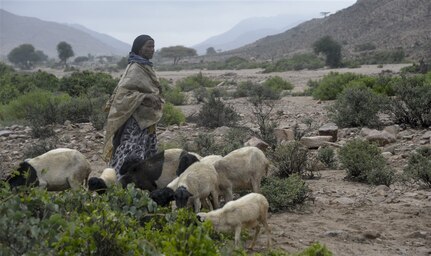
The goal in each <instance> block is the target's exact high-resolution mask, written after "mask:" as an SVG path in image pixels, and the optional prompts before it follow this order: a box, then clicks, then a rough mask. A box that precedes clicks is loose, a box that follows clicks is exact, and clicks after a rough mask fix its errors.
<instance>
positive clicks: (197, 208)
mask: <svg viewBox="0 0 431 256" xmlns="http://www.w3.org/2000/svg"><path fill="white" fill-rule="evenodd" d="M193 203H194V207H195V212H196V213H198V212H199V211H200V210H201V200H200V199H199V198H196V199H195V200H194V201H193Z"/></svg>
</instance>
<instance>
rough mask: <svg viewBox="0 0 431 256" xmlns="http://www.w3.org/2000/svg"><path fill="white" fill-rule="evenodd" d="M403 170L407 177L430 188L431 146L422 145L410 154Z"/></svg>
mask: <svg viewBox="0 0 431 256" xmlns="http://www.w3.org/2000/svg"><path fill="white" fill-rule="evenodd" d="M403 171H404V174H405V175H406V176H407V177H408V178H410V179H412V180H414V181H415V182H417V183H422V184H425V185H427V186H428V187H430V188H431V147H429V146H428V147H427V146H423V147H420V148H418V149H417V150H416V152H413V153H412V154H410V156H409V160H408V163H407V166H406V167H405V168H404V170H403Z"/></svg>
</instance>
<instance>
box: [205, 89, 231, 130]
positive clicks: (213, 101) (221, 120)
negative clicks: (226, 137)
mask: <svg viewBox="0 0 431 256" xmlns="http://www.w3.org/2000/svg"><path fill="white" fill-rule="evenodd" d="M197 118H198V119H197V124H198V125H199V126H204V127H208V128H216V127H220V126H235V124H236V123H237V121H238V120H239V115H238V114H237V113H236V112H235V110H234V109H233V108H232V107H230V106H226V105H225V104H224V103H223V102H222V101H221V100H220V99H219V98H216V97H214V96H212V95H211V96H210V97H209V99H208V102H206V103H204V104H203V105H202V108H201V110H200V111H199V113H198V117H197Z"/></svg>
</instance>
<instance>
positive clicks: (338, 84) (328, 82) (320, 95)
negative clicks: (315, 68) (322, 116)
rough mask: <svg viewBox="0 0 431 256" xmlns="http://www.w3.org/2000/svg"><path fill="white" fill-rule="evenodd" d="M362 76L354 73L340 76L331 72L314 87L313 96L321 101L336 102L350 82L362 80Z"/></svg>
mask: <svg viewBox="0 0 431 256" xmlns="http://www.w3.org/2000/svg"><path fill="white" fill-rule="evenodd" d="M361 77H362V76H361V75H357V74H353V73H343V74H339V73H337V72H331V73H329V74H327V75H325V76H324V77H323V78H322V79H321V80H320V81H319V82H318V85H317V86H316V87H312V88H313V90H312V95H313V98H314V99H319V100H335V99H336V98H337V95H338V94H340V93H341V92H342V91H343V90H344V88H346V86H347V84H348V83H349V82H350V81H353V80H355V79H358V78H361Z"/></svg>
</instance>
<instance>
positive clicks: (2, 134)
mask: <svg viewBox="0 0 431 256" xmlns="http://www.w3.org/2000/svg"><path fill="white" fill-rule="evenodd" d="M11 134H13V131H10V130H2V131H0V137H2V136H3V137H8V136H9V135H11Z"/></svg>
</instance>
